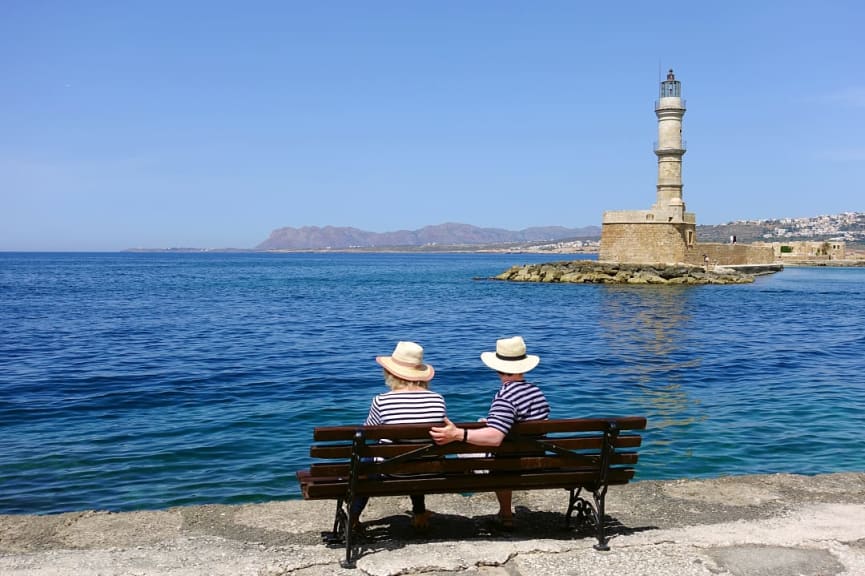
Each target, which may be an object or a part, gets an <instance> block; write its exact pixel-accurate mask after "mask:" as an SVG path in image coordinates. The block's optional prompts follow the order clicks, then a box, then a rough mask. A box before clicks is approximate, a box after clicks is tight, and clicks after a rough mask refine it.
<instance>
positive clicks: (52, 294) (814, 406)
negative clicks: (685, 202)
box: [0, 252, 865, 514]
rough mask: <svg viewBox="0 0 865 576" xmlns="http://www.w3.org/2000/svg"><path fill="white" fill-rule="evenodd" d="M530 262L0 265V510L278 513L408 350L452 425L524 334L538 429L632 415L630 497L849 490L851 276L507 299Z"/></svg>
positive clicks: (855, 301) (853, 396) (864, 332)
mask: <svg viewBox="0 0 865 576" xmlns="http://www.w3.org/2000/svg"><path fill="white" fill-rule="evenodd" d="M569 259H586V256H581V255H541V254H427V253H424V254H406V253H402V254H354V253H320V254H319V253H316V254H311V253H304V254H281V253H280V254H276V253H132V252H129V253H126V252H124V253H0V446H2V448H0V513H4V514H10V513H11V514H49V513H58V512H65V511H73V510H89V509H99V510H113V511H122V510H141V509H162V508H167V507H172V506H182V505H192V504H210V503H253V502H262V501H269V500H284V499H296V498H299V497H300V495H299V489H298V485H297V481H296V479H295V472H296V471H297V470H298V469H302V468H305V467H306V466H307V465H308V464H309V457H308V449H309V444H310V442H311V439H312V429H313V427H314V426H316V425H341V424H360V423H362V422H363V420H364V418H365V416H366V413H367V411H368V409H369V404H370V400H371V399H372V397H373V396H374V395H375V394H378V393H381V392H384V391H386V388H385V386H384V383H383V378H382V373H381V369H380V368H379V367H378V365H377V364H376V363H375V356H377V355H387V354H390V352H391V351H392V350H393V348H394V346H395V345H396V343H397V342H398V341H400V340H412V341H415V342H418V343H420V344H421V345H422V346H423V347H424V349H425V359H426V361H427V362H429V363H430V364H432V365H433V366H434V367H435V369H436V377H435V379H434V380H433V382H432V388H433V389H435V390H437V391H439V392H441V393H442V394H443V395H444V396H445V398H446V401H447V407H448V413H449V416H450V417H451V419H453V420H455V421H469V420H472V421H473V420H476V419H477V418H479V417H483V416H484V415H485V414H486V410H487V408H488V407H489V403H490V400H491V398H492V397H493V395H494V393H495V392H496V389H497V385H498V379H497V377H496V376H495V374H494V373H493V372H492V371H491V370H489V369H488V368H486V367H485V366H484V365H483V364H482V363H481V361H480V353H481V352H483V351H487V350H493V349H494V348H495V341H496V339H498V338H503V337H509V336H514V335H521V336H523V338H524V339H525V341H526V343H527V346H528V351H529V353H532V354H537V355H539V356H540V358H541V362H540V365H539V366H538V367H537V368H536V369H535V370H534V371H532V372H531V373H530V374H529V375H530V379H531V380H532V381H534V382H535V383H537V384H538V385H540V386H541V387H542V389H543V390H544V391H545V393H546V395H547V397H548V399H549V401H550V404H551V405H552V414H551V416H552V417H554V418H555V417H598V416H629V415H641V416H646V417H647V418H648V428H647V430H646V433H645V440H644V443H643V447H642V448H641V452H640V454H641V455H640V460H639V463H638V465H637V474H636V479H637V480H648V479H671V478H702V477H717V476H724V475H740V474H755V473H776V472H789V473H800V474H818V473H826V472H837V471H863V470H865V449H863V447H865V444H863V441H862V434H863V429H865V356H863V351H865V269H863V268H810V267H809V268H789V267H788V268H787V269H785V270H783V271H782V272H780V273H777V274H773V275H770V276H763V277H758V278H757V279H756V281H755V282H754V283H753V284H749V285H731V286H712V285H709V286H688V287H682V286H678V287H671V286H608V285H571V284H527V283H526V284H523V283H508V282H498V281H492V280H489V277H491V276H494V275H495V274H498V273H499V272H502V271H504V270H505V269H507V268H509V267H510V266H513V265H517V264H528V263H535V262H545V261H556V260H569Z"/></svg>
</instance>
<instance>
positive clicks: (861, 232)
mask: <svg viewBox="0 0 865 576" xmlns="http://www.w3.org/2000/svg"><path fill="white" fill-rule="evenodd" d="M696 232H697V238H698V239H699V240H700V241H701V242H722V243H723V242H727V241H729V239H730V238H732V237H735V238H737V240H738V242H739V243H742V244H747V243H751V242H788V241H789V242H793V241H803V240H809V241H840V242H844V243H846V245H847V252H848V254H850V255H852V256H853V259H858V258H865V212H845V213H843V214H837V215H833V216H816V217H809V218H781V219H773V220H741V221H735V222H728V223H726V224H710V225H698V226H697V230H696ZM600 238H601V228H600V227H599V226H584V227H581V228H567V227H564V226H539V227H532V228H525V229H523V230H517V231H512V230H504V229H500V228H482V227H478V226H473V225H470V224H460V223H445V224H438V225H432V226H425V227H423V228H420V229H418V230H398V231H394V232H369V231H365V230H360V229H357V228H352V227H339V226H304V227H301V228H292V227H284V228H278V229H276V230H274V231H272V232H271V234H270V236H269V237H268V238H267V239H266V240H265V241H263V242H261V243H259V244H258V245H257V246H254V247H251V248H231V247H224V248H200V247H171V248H141V247H139V248H130V249H127V250H125V252H189V253H191V252H223V253H224V252H325V253H326V252H399V253H406V252H408V253H412V252H418V253H427V252H457V253H460V252H462V253H465V252H470V253H484V252H492V253H503V252H515V253H520V252H526V253H544V252H548V253H550V254H565V253H578V254H595V253H597V252H598V250H599V244H600Z"/></svg>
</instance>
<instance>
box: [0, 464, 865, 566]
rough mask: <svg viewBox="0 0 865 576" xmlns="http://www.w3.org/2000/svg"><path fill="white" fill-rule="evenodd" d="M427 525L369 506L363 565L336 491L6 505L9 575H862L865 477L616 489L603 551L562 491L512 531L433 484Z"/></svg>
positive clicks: (381, 505) (531, 508) (485, 500)
mask: <svg viewBox="0 0 865 576" xmlns="http://www.w3.org/2000/svg"><path fill="white" fill-rule="evenodd" d="M427 503H428V507H429V508H430V509H432V510H434V511H435V512H436V515H435V516H434V517H433V522H434V525H433V527H432V529H431V531H430V532H429V533H428V534H426V535H424V536H419V535H416V534H414V533H413V531H412V529H411V527H410V525H409V516H408V514H407V512H406V509H407V508H408V506H409V503H408V499H407V498H406V499H400V498H381V499H374V500H373V501H371V503H370V505H369V507H368V508H367V511H366V512H365V513H364V518H363V519H364V521H365V523H366V532H367V537H366V538H365V542H364V547H363V550H362V554H361V557H360V559H359V560H358V562H357V568H356V569H354V570H348V569H345V568H342V567H340V565H339V561H340V560H341V559H342V557H343V555H344V551H343V549H342V548H338V547H337V548H329V547H327V546H325V545H324V544H322V542H321V538H320V533H321V532H322V531H324V530H327V529H328V528H329V527H330V524H331V522H332V516H333V503H332V502H304V501H299V500H292V501H284V502H269V503H265V504H255V505H243V506H221V505H213V506H190V507H184V508H172V509H168V510H160V511H144V512H129V513H119V514H113V513H107V512H93V511H89V512H76V513H69V514H60V515H50V516H0V574H3V575H4V576H25V575H26V576H31V575H34V576H35V575H39V576H54V575H60V574H63V575H66V574H76V575H81V576H96V575H101V576H109V575H138V576H155V575H171V576H197V575H203V574H207V575H211V574H212V575H226V576H228V575H231V576H238V575H261V576H277V575H287V574H292V575H298V576H324V575H331V574H337V575H352V576H366V575H367V574H369V575H376V576H378V575H381V576H384V575H398V574H399V575H420V574H423V575H425V576H436V575H452V574H461V575H466V576H476V575H477V576H520V575H523V576H529V575H531V576H538V575H541V574H542V575H543V576H558V575H578V574H579V575H589V576H602V575H613V574H616V575H621V574H633V575H645V576H652V575H675V576H690V575H705V576H709V575H711V576H718V575H734V576H763V575H765V576H770V575H771V576H800V575H801V576H818V575H819V576H829V575H841V574H846V575H857V576H863V575H865V473H844V474H827V475H820V476H814V477H811V476H798V475H786V474H782V475H763V476H739V477H724V478H718V479H711V480H678V481H665V482H656V481H644V482H635V483H632V484H630V485H628V486H622V487H618V486H617V487H612V488H610V491H609V493H608V496H607V513H608V516H609V519H608V521H609V524H610V526H611V532H612V535H613V538H612V539H611V541H610V547H611V549H610V551H609V552H597V551H595V550H594V549H593V548H592V544H593V543H594V542H595V540H594V538H593V537H592V536H590V535H587V534H579V533H574V532H572V531H568V530H565V529H563V527H562V525H563V515H562V511H563V509H564V506H565V504H566V492H564V491H561V490H556V491H552V490H551V491H538V492H522V493H517V494H515V504H516V512H517V515H516V520H517V523H518V525H517V530H516V531H514V532H501V531H499V530H498V529H497V528H496V527H495V525H494V524H492V522H491V519H492V516H491V515H492V513H494V512H495V510H496V504H495V498H494V496H493V495H491V494H474V495H442V496H438V495H431V496H428V497H427Z"/></svg>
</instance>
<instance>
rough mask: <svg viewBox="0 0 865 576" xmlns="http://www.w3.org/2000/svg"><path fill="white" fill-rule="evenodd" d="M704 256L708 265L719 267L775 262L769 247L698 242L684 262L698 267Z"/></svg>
mask: <svg viewBox="0 0 865 576" xmlns="http://www.w3.org/2000/svg"><path fill="white" fill-rule="evenodd" d="M704 256H708V257H709V264H711V265H715V264H719V265H721V266H735V265H740V266H741V265H745V264H770V263H772V262H774V261H775V255H774V253H773V252H772V248H771V246H756V245H753V244H720V243H710V242H700V243H698V244H697V245H696V246H695V247H694V249H693V250H691V251H690V252H689V254H688V259H687V260H684V262H687V263H688V264H695V265H698V266H699V265H702V264H703V263H704Z"/></svg>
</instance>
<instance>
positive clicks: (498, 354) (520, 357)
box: [481, 336, 541, 374]
mask: <svg viewBox="0 0 865 576" xmlns="http://www.w3.org/2000/svg"><path fill="white" fill-rule="evenodd" d="M481 360H483V363H484V364H486V365H487V366H489V367H490V368H492V369H493V370H495V371H496V372H503V373H505V374H525V373H526V372H528V371H529V370H532V369H533V368H534V367H535V366H537V365H538V362H540V361H541V359H540V358H539V357H537V356H535V355H533V354H526V343H525V342H523V337H522V336H514V337H513V338H502V339H501V340H496V351H495V352H483V353H481Z"/></svg>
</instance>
